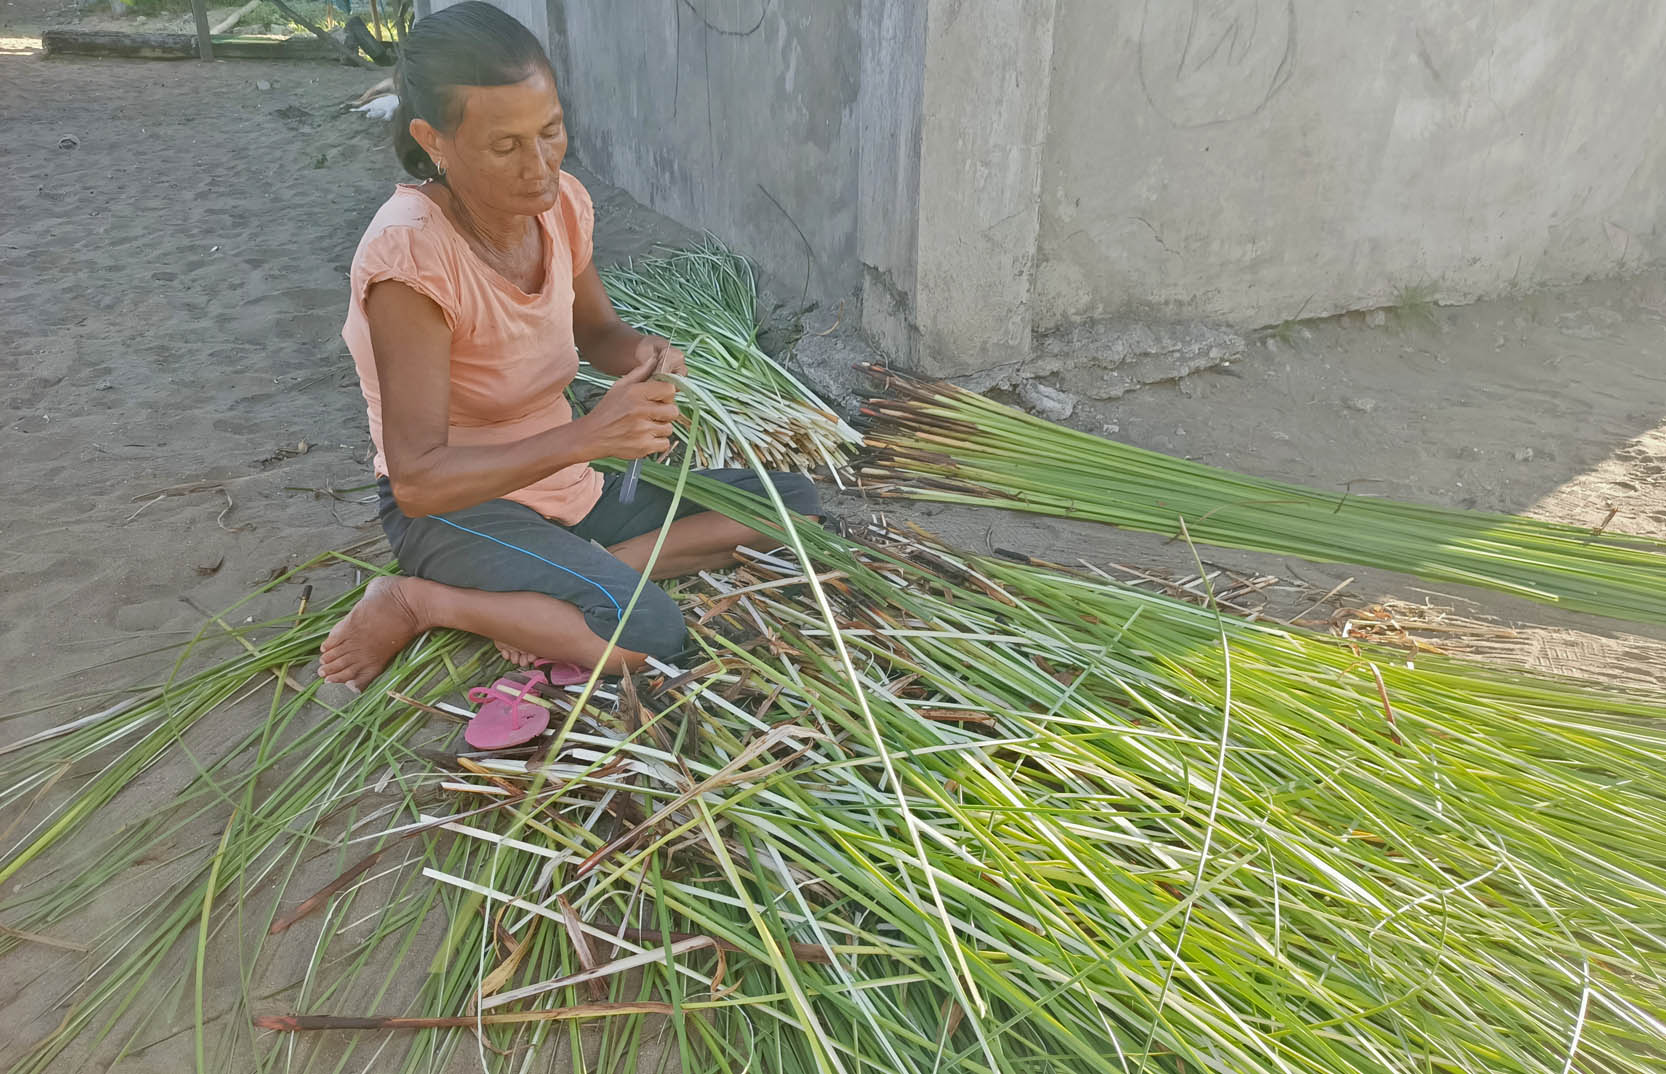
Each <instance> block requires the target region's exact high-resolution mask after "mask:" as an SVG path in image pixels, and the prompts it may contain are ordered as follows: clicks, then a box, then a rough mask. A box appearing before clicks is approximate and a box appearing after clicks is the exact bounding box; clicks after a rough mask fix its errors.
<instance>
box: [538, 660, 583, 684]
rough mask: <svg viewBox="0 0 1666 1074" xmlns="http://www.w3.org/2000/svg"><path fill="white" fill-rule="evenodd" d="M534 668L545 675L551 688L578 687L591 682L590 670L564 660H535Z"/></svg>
mask: <svg viewBox="0 0 1666 1074" xmlns="http://www.w3.org/2000/svg"><path fill="white" fill-rule="evenodd" d="M532 666H533V667H535V668H538V669H539V670H540V671H541V672H542V673H543V674H544V675H545V681H546V682H548V683H549V684H550V685H551V686H578V685H580V684H582V683H587V682H589V681H590V669H589V668H586V667H580V666H579V665H577V664H569V663H567V662H566V661H563V660H534V661H533V662H532Z"/></svg>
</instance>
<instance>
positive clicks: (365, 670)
mask: <svg viewBox="0 0 1666 1074" xmlns="http://www.w3.org/2000/svg"><path fill="white" fill-rule="evenodd" d="M422 584H423V583H422V581H421V580H420V579H417V578H397V577H395V578H375V579H372V580H371V583H370V585H369V586H367V587H366V588H365V592H364V596H363V597H362V598H360V600H359V603H358V604H356V605H354V607H353V610H352V611H350V612H348V613H347V618H345V619H343V620H342V621H341V622H339V623H337V624H336V625H335V629H334V630H332V631H330V636H329V637H327V638H325V639H324V644H323V646H322V648H321V650H320V651H321V655H322V657H323V659H322V660H321V661H320V663H319V665H318V673H319V674H320V675H322V676H323V677H324V679H325V681H327V682H344V683H347V684H348V685H350V686H352V687H353V689H355V690H362V689H364V688H365V687H366V686H369V685H370V683H371V680H373V679H375V678H376V676H378V675H380V674H381V673H382V669H383V668H385V667H387V666H388V663H389V662H390V661H391V660H392V659H393V658H394V657H395V656H398V655H399V651H400V650H401V649H403V648H405V646H406V645H408V644H410V641H411V639H412V638H414V637H416V636H417V635H418V634H420V633H422V632H423V631H424V630H426V629H428V626H429V624H428V623H426V622H424V621H423V617H422V616H421V615H420V614H419V613H418V611H417V608H418V606H419V604H420V602H419V601H417V600H415V599H414V597H415V591H416V590H418V589H419V588H420V587H421V586H422Z"/></svg>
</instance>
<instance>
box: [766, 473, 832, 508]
mask: <svg viewBox="0 0 1666 1074" xmlns="http://www.w3.org/2000/svg"><path fill="white" fill-rule="evenodd" d="M769 480H770V484H772V485H774V486H775V491H776V492H777V493H779V494H780V496H781V502H782V503H784V504H786V505H787V509H788V510H789V511H792V512H793V513H794V514H799V515H805V516H808V517H816V516H819V515H820V514H821V494H820V493H819V492H817V491H816V483H815V482H814V481H811V480H810V479H809V478H807V477H805V476H804V475H803V474H796V473H773V474H770V475H769Z"/></svg>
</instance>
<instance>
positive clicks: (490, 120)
mask: <svg viewBox="0 0 1666 1074" xmlns="http://www.w3.org/2000/svg"><path fill="white" fill-rule="evenodd" d="M457 92H458V93H459V94H460V95H461V98H460V102H459V103H460V104H461V106H462V107H461V110H460V113H459V114H460V119H459V120H458V123H457V128H456V129H455V130H453V131H451V132H449V133H446V132H441V131H437V130H435V129H434V128H433V127H430V126H429V125H428V124H427V123H424V122H423V121H422V120H416V121H415V122H413V123H412V125H411V133H412V134H413V135H416V137H417V141H418V142H420V143H423V147H424V148H427V149H428V151H429V156H431V157H433V158H434V160H435V162H436V163H440V162H443V163H444V165H445V179H446V185H447V186H448V187H450V189H451V192H452V194H453V195H455V196H456V197H459V198H461V199H462V200H463V202H464V203H465V204H466V205H469V206H472V207H474V208H475V209H477V210H479V209H487V210H491V211H494V212H499V213H513V214H517V215H522V216H536V215H537V214H539V213H541V212H544V211H545V210H547V209H549V208H550V207H551V206H553V205H554V204H555V201H556V197H557V195H558V193H559V189H558V187H559V178H560V173H561V161H562V160H563V158H565V157H566V155H567V127H566V124H565V123H563V122H562V115H561V101H560V99H559V98H557V97H556V94H555V80H554V79H552V78H551V77H550V75H549V72H548V71H536V72H534V73H533V74H532V75H530V76H528V77H527V78H524V79H522V80H521V81H519V82H516V83H514V84H512V85H508V86H465V87H459V88H458V91H457ZM418 125H421V126H422V127H426V128H427V131H425V132H423V133H427V134H429V135H430V137H432V138H433V140H434V142H435V144H434V146H433V148H429V147H428V145H427V143H426V142H425V141H424V139H423V137H422V135H421V134H418V132H417V127H418ZM436 149H437V150H438V152H437V153H436V152H435V150H436Z"/></svg>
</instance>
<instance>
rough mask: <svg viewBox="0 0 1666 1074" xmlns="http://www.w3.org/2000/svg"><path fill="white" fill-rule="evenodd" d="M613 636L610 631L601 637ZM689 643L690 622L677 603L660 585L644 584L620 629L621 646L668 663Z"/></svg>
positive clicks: (680, 653)
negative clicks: (686, 621)
mask: <svg viewBox="0 0 1666 1074" xmlns="http://www.w3.org/2000/svg"><path fill="white" fill-rule="evenodd" d="M598 633H600V632H598ZM611 636H612V630H609V631H607V633H605V634H603V635H602V638H603V640H606V639H607V638H608V637H611ZM687 643H688V625H687V624H686V623H684V622H683V610H682V609H681V608H679V607H677V602H676V601H674V600H672V599H671V595H670V594H668V593H667V592H666V591H665V590H663V589H661V588H660V587H659V586H656V585H652V584H650V585H646V586H643V587H642V593H641V594H640V595H639V596H638V597H637V598H636V606H635V607H633V608H631V610H630V614H629V615H628V616H626V617H625V629H624V630H622V631H620V632H619V647H620V648H622V649H629V650H631V651H632V652H637V653H642V654H644V655H646V656H651V657H653V658H654V659H656V660H661V661H665V662H667V663H669V662H671V661H673V660H676V659H677V658H678V657H679V656H681V655H682V652H683V648H684V646H686V645H687Z"/></svg>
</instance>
